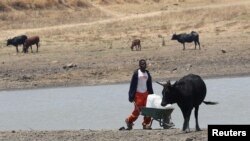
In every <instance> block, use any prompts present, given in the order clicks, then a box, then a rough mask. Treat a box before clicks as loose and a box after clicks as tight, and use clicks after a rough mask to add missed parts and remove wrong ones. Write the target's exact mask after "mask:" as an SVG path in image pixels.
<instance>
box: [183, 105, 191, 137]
mask: <svg viewBox="0 0 250 141" xmlns="http://www.w3.org/2000/svg"><path fill="white" fill-rule="evenodd" d="M181 111H182V114H183V117H184V123H183V127H182V131H184V132H186V133H187V132H190V128H189V120H190V115H191V112H192V109H182V110H181Z"/></svg>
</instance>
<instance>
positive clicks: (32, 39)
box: [23, 36, 40, 53]
mask: <svg viewBox="0 0 250 141" xmlns="http://www.w3.org/2000/svg"><path fill="white" fill-rule="evenodd" d="M39 41H40V39H39V37H38V36H33V37H30V38H28V39H26V41H25V42H24V45H23V47H24V53H27V52H28V49H29V47H30V48H31V52H33V50H32V45H34V44H36V47H37V49H36V52H38V47H39Z"/></svg>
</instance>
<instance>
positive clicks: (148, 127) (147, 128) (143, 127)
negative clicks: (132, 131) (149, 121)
mask: <svg viewBox="0 0 250 141" xmlns="http://www.w3.org/2000/svg"><path fill="white" fill-rule="evenodd" d="M142 129H143V130H151V129H152V128H151V126H150V125H143V126H142Z"/></svg>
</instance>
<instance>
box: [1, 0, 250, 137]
mask: <svg viewBox="0 0 250 141" xmlns="http://www.w3.org/2000/svg"><path fill="white" fill-rule="evenodd" d="M117 1H118V0H117ZM112 2H113V3H112ZM92 4H93V6H92V7H90V8H88V9H66V10H65V9H64V10H61V11H57V10H38V11H32V10H26V11H19V12H15V11H14V12H9V13H8V12H7V13H0V19H1V20H2V21H1V22H0V25H1V26H0V33H1V34H0V46H1V48H0V77H1V79H0V90H6V89H7V90H9V89H24V88H40V87H56V86H84V85H101V84H116V83H123V82H129V81H130V79H131V75H132V73H133V71H134V70H135V69H136V68H137V67H138V60H139V59H142V58H144V59H146V60H147V62H148V70H149V71H150V72H151V75H152V77H153V80H154V81H155V80H160V81H166V80H168V79H171V80H176V79H179V78H180V77H182V76H184V75H186V74H189V73H195V74H199V75H201V76H202V77H204V78H207V77H232V76H245V75H247V76H249V75H250V40H249V36H250V1H249V0H238V1H233V0H218V1H214V0H211V1H207V0H180V1H179V2H178V1H175V0H169V1H167V0H166V1H165V0H164V1H159V2H157V0H155V1H153V0H152V1H150V2H145V3H144V2H142V0H138V3H126V2H124V1H122V2H118V3H117V2H115V0H113V1H112V0H111V3H103V2H100V1H99V0H94V1H93V3H92ZM27 14H28V15H29V17H30V20H29V21H26V20H25V19H24V17H25V15H27ZM40 16H42V18H40ZM192 30H195V31H197V32H198V33H199V34H200V42H201V50H199V49H197V50H194V44H186V50H185V51H183V50H182V45H181V44H180V43H178V42H177V41H172V40H171V36H172V34H173V33H175V32H176V33H183V32H191V31H192ZM20 34H26V35H28V36H33V35H39V36H40V38H41V46H40V48H39V52H38V53H35V52H34V53H30V52H29V53H28V54H23V53H16V52H15V48H14V47H6V39H7V38H10V37H13V36H16V35H20ZM162 37H163V38H164V41H165V45H164V46H163V45H162V43H163V38H162ZM135 38H139V39H141V41H142V51H131V50H130V45H131V41H132V39H135ZM19 50H21V47H19ZM33 50H34V51H36V48H35V47H33ZM223 52H224V53H223ZM70 63H72V64H74V65H76V67H73V68H68V69H64V68H63V67H64V66H65V65H67V64H70ZM206 134H207V131H206V130H205V131H202V132H191V133H189V134H182V133H181V131H180V129H177V130H153V131H143V130H134V131H130V132H127V131H125V132H119V131H117V130H114V131H110V130H108V131H102V130H101V131H89V130H80V131H55V132H47V131H27V132H26V131H20V132H19V131H16V132H15V133H11V132H2V133H1V134H0V140H36V139H37V140H153V139H155V140H171V139H176V140H188V139H187V138H190V140H206V137H207V135H206Z"/></svg>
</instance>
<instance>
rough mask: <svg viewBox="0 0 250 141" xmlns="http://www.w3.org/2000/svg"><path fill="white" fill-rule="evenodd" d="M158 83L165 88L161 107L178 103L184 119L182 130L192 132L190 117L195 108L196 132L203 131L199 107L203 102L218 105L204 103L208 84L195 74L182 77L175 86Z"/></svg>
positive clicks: (212, 103) (168, 83)
mask: <svg viewBox="0 0 250 141" xmlns="http://www.w3.org/2000/svg"><path fill="white" fill-rule="evenodd" d="M157 83H158V84H160V85H162V86H163V90H162V95H163V97H162V103H161V105H162V106H166V105H167V104H173V103H177V105H178V106H179V107H180V109H181V111H182V115H183V118H184V123H183V128H182V130H183V131H185V132H189V131H190V128H189V120H190V115H191V112H192V110H193V108H195V112H194V115H195V121H196V131H200V130H201V129H200V127H199V123H198V110H199V105H200V104H201V103H202V102H203V103H205V104H211V105H214V104H217V103H216V102H208V101H204V99H205V97H206V92H207V89H206V84H205V83H204V81H203V80H202V79H201V77H200V76H198V75H195V74H189V75H186V76H184V77H182V78H181V79H180V80H179V81H176V82H175V83H174V84H171V83H170V81H168V82H167V83H166V84H161V83H159V82H157Z"/></svg>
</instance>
